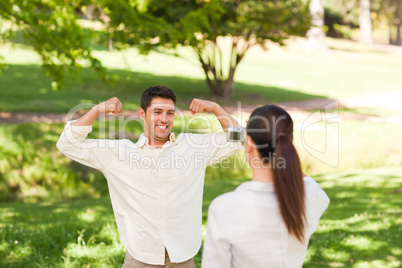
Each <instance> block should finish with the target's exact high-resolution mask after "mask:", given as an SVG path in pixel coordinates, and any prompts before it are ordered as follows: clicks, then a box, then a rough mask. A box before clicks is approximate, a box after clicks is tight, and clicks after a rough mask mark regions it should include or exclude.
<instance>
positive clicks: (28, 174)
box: [0, 115, 402, 202]
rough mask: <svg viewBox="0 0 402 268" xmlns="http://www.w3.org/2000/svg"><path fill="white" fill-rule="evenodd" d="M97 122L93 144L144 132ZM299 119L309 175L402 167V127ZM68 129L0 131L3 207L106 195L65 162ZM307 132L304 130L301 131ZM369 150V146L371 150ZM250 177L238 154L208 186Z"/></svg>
mask: <svg viewBox="0 0 402 268" xmlns="http://www.w3.org/2000/svg"><path fill="white" fill-rule="evenodd" d="M206 118H207V119H208V120H210V121H209V122H211V126H212V128H210V129H208V127H207V123H206V122H204V121H202V120H201V119H200V117H198V116H194V117H185V118H183V119H184V121H182V120H180V118H179V117H177V118H176V121H175V124H174V129H173V131H174V132H175V133H176V134H178V133H180V132H183V131H184V132H188V131H190V130H191V131H192V132H201V133H202V132H212V131H215V130H216V129H218V128H219V127H218V125H219V124H218V122H217V121H213V116H211V115H209V116H207V117H206ZM114 122H115V123H114V124H113V123H112V121H96V122H95V123H94V129H93V132H92V133H91V134H90V136H89V138H102V139H103V138H106V139H108V138H112V139H114V138H129V139H131V140H133V141H134V142H135V141H136V140H137V139H138V137H139V134H140V133H141V132H142V124H141V121H135V120H133V121H130V122H128V123H127V124H126V125H125V128H124V129H121V131H120V130H119V121H118V120H115V121H114ZM304 123H305V119H304V118H295V136H294V141H295V144H296V148H297V149H298V152H299V154H300V158H301V160H302V164H303V170H304V171H305V172H306V173H307V174H310V175H317V174H330V173H333V172H345V171H348V170H353V169H359V168H378V167H395V166H401V165H402V155H401V154H400V152H401V151H402V144H400V143H398V142H396V141H398V140H399V138H400V137H399V133H402V125H393V124H390V123H372V122H364V121H340V122H339V123H336V124H327V122H325V121H324V122H319V123H317V124H314V125H311V126H308V127H304V125H303V124H304ZM63 126H64V124H46V123H39V124H21V125H0V155H2V157H1V158H0V182H1V183H0V201H12V200H14V201H16V200H19V201H24V202H34V201H40V200H65V199H76V198H82V197H100V196H103V195H105V194H107V185H106V183H105V181H104V180H103V175H102V174H101V173H100V172H98V171H96V170H93V169H91V168H87V167H85V166H83V165H80V164H78V163H75V162H73V161H71V160H69V159H68V158H67V157H64V156H63V155H62V154H61V153H60V152H59V151H58V150H57V149H56V146H55V144H56V142H57V140H58V138H59V135H60V133H61V131H62V129H63ZM302 129H303V130H302ZM367 145H369V146H367ZM228 170H230V172H228ZM250 176H251V173H250V170H249V169H248V166H247V164H246V161H245V159H244V155H243V152H239V153H238V154H236V155H235V156H233V157H231V158H230V159H229V160H228V161H225V162H221V163H220V164H218V165H216V166H213V167H209V168H208V169H207V173H206V179H207V180H219V179H225V178H226V179H242V178H247V177H250Z"/></svg>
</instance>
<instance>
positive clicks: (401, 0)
mask: <svg viewBox="0 0 402 268" xmlns="http://www.w3.org/2000/svg"><path fill="white" fill-rule="evenodd" d="M395 22H396V41H395V44H396V45H397V46H401V45H402V40H401V39H402V38H401V26H402V0H397V2H396V16H395Z"/></svg>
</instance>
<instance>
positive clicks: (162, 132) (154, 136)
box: [140, 97, 175, 142]
mask: <svg viewBox="0 0 402 268" xmlns="http://www.w3.org/2000/svg"><path fill="white" fill-rule="evenodd" d="M174 115H175V105H174V102H173V101H172V100H171V99H164V98H159V97H158V98H153V99H152V101H151V105H150V106H149V107H148V108H147V110H146V111H144V110H143V109H142V108H140V116H141V118H142V119H143V120H144V134H145V135H146V136H147V137H148V139H150V140H152V141H157V142H166V141H168V140H169V135H170V132H171V131H172V128H173V122H174Z"/></svg>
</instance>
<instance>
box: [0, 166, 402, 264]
mask: <svg viewBox="0 0 402 268" xmlns="http://www.w3.org/2000/svg"><path fill="white" fill-rule="evenodd" d="M401 172H402V169H401V168H393V169H389V168H388V169H371V170H354V171H350V172H344V173H334V174H330V175H323V176H317V177H316V178H315V179H316V180H317V181H318V182H319V183H320V184H321V186H322V187H323V188H324V190H325V191H326V192H327V194H328V195H329V197H330V198H331V204H330V206H329V208H328V210H327V211H326V212H325V214H324V216H323V218H322V220H321V222H320V226H319V228H318V230H317V232H316V233H315V234H314V235H313V236H312V238H311V240H310V246H309V250H308V254H307V257H306V260H305V265H304V267H400V265H401V258H402V251H401V248H402V242H401V241H402V239H401V235H402V233H401V232H402V228H401V226H402V225H401V223H402V222H401V216H402V209H401V207H402V198H401V187H402V179H401V176H400V174H401ZM241 182H242V180H230V181H229V180H223V181H222V180H221V181H207V182H206V183H205V189H204V203H203V224H204V226H205V222H206V216H207V208H208V206H209V204H210V202H211V201H212V200H213V198H215V197H216V196H218V195H220V194H221V193H224V192H227V191H230V190H233V189H235V188H236V187H237V186H238V185H239V184H240V183H241ZM0 209H1V211H2V213H1V214H0V233H1V236H0V260H1V261H0V266H1V267H90V266H91V267H121V265H122V262H123V258H124V254H125V250H124V248H123V247H122V246H121V245H120V244H119V239H118V233H117V228H116V225H115V222H114V217H113V213H112V209H111V205H110V200H109V198H108V197H107V196H105V197H101V198H98V199H86V200H76V201H70V202H42V203H35V204H19V203H2V204H0ZM201 254H202V252H201V251H200V252H199V253H198V254H197V256H196V257H195V260H196V264H197V267H200V260H201Z"/></svg>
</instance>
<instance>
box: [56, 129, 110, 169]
mask: <svg viewBox="0 0 402 268" xmlns="http://www.w3.org/2000/svg"><path fill="white" fill-rule="evenodd" d="M72 122H74V121H69V122H67V124H66V126H65V127H64V130H63V132H62V133H61V135H60V138H59V140H58V141H57V144H56V147H57V149H58V150H59V151H60V152H61V153H62V154H64V155H65V156H67V157H68V158H71V159H72V160H74V161H77V162H79V163H81V164H83V165H86V166H88V167H91V168H95V169H99V170H101V171H104V170H105V169H106V168H107V167H108V166H109V164H110V163H111V162H112V160H113V158H114V153H113V152H112V149H113V148H116V146H117V141H116V140H98V139H86V137H87V135H88V133H90V132H91V131H92V126H74V125H71V123H72Z"/></svg>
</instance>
